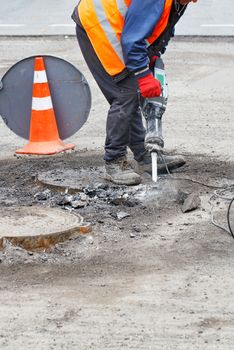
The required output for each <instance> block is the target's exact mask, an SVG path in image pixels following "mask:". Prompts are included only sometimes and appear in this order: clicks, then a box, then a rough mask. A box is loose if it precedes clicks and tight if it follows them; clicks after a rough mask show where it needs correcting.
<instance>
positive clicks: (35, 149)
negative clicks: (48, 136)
mask: <svg viewBox="0 0 234 350" xmlns="http://www.w3.org/2000/svg"><path fill="white" fill-rule="evenodd" d="M72 148H75V145H73V144H71V143H69V144H65V143H63V142H62V141H61V140H56V141H43V142H33V141H29V143H28V144H27V145H26V146H24V147H23V148H21V149H18V150H17V151H16V152H15V153H16V154H37V155H41V154H44V155H49V154H56V153H60V152H64V151H67V150H69V149H72Z"/></svg>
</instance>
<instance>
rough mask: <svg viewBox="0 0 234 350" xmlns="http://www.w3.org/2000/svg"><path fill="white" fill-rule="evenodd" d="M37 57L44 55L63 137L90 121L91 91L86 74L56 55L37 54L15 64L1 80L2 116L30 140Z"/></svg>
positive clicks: (9, 125)
mask: <svg viewBox="0 0 234 350" xmlns="http://www.w3.org/2000/svg"><path fill="white" fill-rule="evenodd" d="M35 57H43V58H44V63H45V67H46V73H47V78H48V82H49V87H50V93H51V98H52V102H53V107H54V111H55V115H56V120H57V125H58V131H59V135H60V138H61V139H62V140H64V139H66V138H68V137H70V136H72V135H73V134H74V133H75V132H77V131H78V130H79V129H80V128H81V127H82V126H83V124H84V123H85V122H86V120H87V118H88V115H89V112H90V108H91V92H90V88H89V85H88V83H87V81H86V79H85V77H84V76H83V74H82V73H81V72H80V71H79V70H78V69H77V68H75V67H74V66H73V65H72V64H70V63H69V62H67V61H65V60H63V59H61V58H58V57H54V56H40V55H38V56H34V57H28V58H25V59H23V60H22V61H19V62H17V63H16V64H15V65H14V66H12V67H11V68H10V69H9V70H8V71H7V72H6V74H5V75H4V76H3V78H2V80H1V81H0V115H1V116H2V118H3V120H4V122H5V124H6V125H7V126H8V127H9V128H10V129H11V130H12V131H13V132H14V133H15V134H17V135H18V136H21V137H23V138H25V139H27V140H28V139H29V131H30V119H31V106H32V88H33V76H34V61H35Z"/></svg>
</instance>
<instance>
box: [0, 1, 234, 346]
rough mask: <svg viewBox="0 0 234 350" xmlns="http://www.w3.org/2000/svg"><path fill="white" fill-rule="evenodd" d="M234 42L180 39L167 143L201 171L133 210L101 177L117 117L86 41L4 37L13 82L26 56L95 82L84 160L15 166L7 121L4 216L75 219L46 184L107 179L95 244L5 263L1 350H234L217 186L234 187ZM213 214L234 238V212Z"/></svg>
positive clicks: (80, 146) (0, 134)
mask: <svg viewBox="0 0 234 350" xmlns="http://www.w3.org/2000/svg"><path fill="white" fill-rule="evenodd" d="M25 3H26V2H25ZM32 6H33V4H32ZM16 9H17V8H16ZM194 9H195V6H194ZM233 40H234V39H233V38H232V37H230V38H229V37H219V38H197V37H196V38H179V37H178V38H176V39H174V40H172V42H171V43H170V45H169V47H168V50H167V52H166V54H165V64H166V71H167V76H168V81H169V88H170V90H169V95H170V98H169V103H168V108H167V111H166V114H165V117H164V120H163V131H164V137H165V145H166V146H165V147H166V149H167V150H170V152H175V153H181V154H183V155H184V156H185V157H186V159H187V165H186V166H185V167H184V168H182V169H181V170H180V171H179V172H177V173H175V174H174V175H173V178H171V177H168V176H166V177H162V178H161V179H160V182H159V183H158V184H157V186H156V187H154V186H152V183H151V182H150V179H149V177H148V178H144V180H143V184H142V185H141V186H140V187H139V189H135V191H137V190H140V196H138V197H137V198H138V200H139V201H140V202H139V203H138V202H134V201H126V198H128V197H127V193H126V191H127V190H126V188H121V189H118V195H119V196H120V199H121V201H118V202H116V198H115V202H114V203H113V202H112V203H111V202H110V201H107V200H106V198H107V192H108V196H109V197H108V198H110V196H111V195H112V194H113V193H114V192H115V191H116V188H113V187H111V186H109V187H108V186H106V183H105V182H104V180H103V178H102V177H101V176H100V174H101V170H102V168H103V161H102V152H103V144H104V139H105V120H106V113H107V110H108V105H107V103H106V101H105V100H104V98H103V96H102V94H101V92H100V91H99V89H98V87H97V85H96V83H95V82H94V80H93V78H92V77H91V75H90V73H89V71H88V69H87V66H86V65H85V62H84V60H83V58H82V55H81V53H80V51H79V48H78V45H77V42H76V39H75V38H74V37H68V38H65V37H64V36H59V37H58V36H56V37H53V38H52V37H51V38H50V37H27V38H22V37H19V38H17V37H3V38H1V41H0V52H1V62H0V77H1V76H3V74H5V72H6V71H7V70H8V69H9V68H10V67H11V66H12V65H13V64H15V63H16V62H17V61H18V60H20V59H23V58H24V57H27V56H31V55H36V54H51V55H55V56H59V57H61V58H64V59H66V60H68V61H69V62H71V63H72V64H74V65H75V66H76V67H77V68H78V69H79V70H81V71H82V73H83V74H84V75H85V77H86V79H87V81H88V82H89V85H90V88H91V91H92V96H93V101H92V108H91V113H90V116H89V118H88V121H87V123H86V124H85V125H84V126H83V127H82V129H81V130H80V131H79V132H77V133H76V134H75V135H73V136H72V137H71V138H70V139H69V142H72V143H75V144H76V152H72V153H65V154H60V155H57V156H53V157H27V156H25V157H15V156H14V152H15V150H16V149H17V148H19V147H21V146H22V145H24V144H25V140H23V139H21V138H19V137H17V136H16V135H14V134H13V133H12V132H11V131H10V130H9V129H8V128H7V126H6V125H5V124H4V123H3V121H2V120H1V119H0V168H1V172H0V202H1V206H2V207H4V208H6V212H8V210H7V208H8V207H9V206H10V207H12V206H13V205H15V206H17V207H20V208H21V207H25V208H26V207H28V206H30V207H31V206H33V207H35V208H37V206H39V207H43V208H47V207H48V208H49V207H51V206H55V207H56V208H57V209H58V210H59V211H62V212H63V214H64V213H67V215H68V216H69V215H70V214H69V213H70V211H71V210H73V208H71V206H69V200H70V202H71V201H73V200H77V198H74V197H73V198H72V199H69V200H68V198H67V196H66V191H62V192H56V191H54V190H50V191H48V190H47V188H46V187H44V188H41V187H40V185H39V184H38V183H37V181H36V179H37V176H38V175H40V174H43V173H47V171H50V172H52V173H53V174H56V171H58V170H59V172H60V173H61V172H62V173H63V174H67V173H69V171H72V172H73V174H75V175H73V177H75V176H77V178H78V179H79V175H80V174H83V176H84V175H85V172H86V173H87V175H89V174H92V176H93V178H95V183H94V181H92V182H91V183H90V184H89V185H88V186H86V187H85V188H84V189H83V193H81V194H82V195H84V194H85V196H86V197H85V198H87V197H88V200H87V202H88V203H89V204H88V205H87V206H86V207H84V208H81V209H75V210H73V212H74V213H75V212H76V210H77V213H79V214H81V215H82V216H83V217H84V218H85V220H87V221H88V222H90V223H91V224H92V226H93V232H92V234H89V235H86V236H85V237H78V238H76V239H71V240H69V241H67V242H65V243H63V244H59V245H56V246H55V248H54V249H52V250H49V251H35V252H34V251H25V250H24V249H22V248H20V247H14V246H12V245H11V244H9V245H6V247H5V249H4V250H3V251H0V275H1V286H0V299H1V305H0V315H1V317H0V348H1V350H2V349H3V350H12V349H19V350H22V349H26V350H29V349H32V348H34V349H35V350H52V349H56V350H62V349H63V350H77V349H80V350H88V349H92V350H108V349H111V350H115V349H116V350H119V349H123V350H130V349H139V350H149V349H152V350H161V349H165V350H188V349H189V350H198V349H199V350H200V349H206V350H223V349H233V347H234V340H233V319H234V303H233V277H232V276H233V264H234V245H233V239H232V238H231V237H230V236H229V235H228V234H227V233H226V232H225V231H223V230H221V229H220V228H218V227H215V226H213V225H212V224H211V215H210V204H209V203H210V199H211V196H213V195H214V191H215V189H216V190H218V188H217V187H221V188H224V187H225V186H228V185H231V184H233V181H234V178H233V174H234V154H233V110H234V101H233V80H234V71H233V60H234V45H233ZM22 88H23V87H22ZM12 98H14V97H12ZM19 118H20V116H19ZM70 174H71V173H70ZM71 179H72V176H71ZM86 179H88V176H87V177H86ZM188 179H190V180H188ZM95 186H97V187H95ZM43 191H46V193H45V192H43ZM128 191H129V189H128ZM130 191H131V189H130ZM179 191H183V192H184V193H185V192H186V193H191V192H192V193H193V192H196V193H199V196H200V198H201V206H200V207H199V208H198V209H197V210H195V211H192V212H190V213H186V214H184V213H182V211H181V205H180V204H179V203H178V200H177V195H178V193H179ZM104 192H106V195H105V193H104ZM132 192H133V193H134V190H133V191H132ZM79 195H80V194H79ZM103 195H104V197H103ZM227 195H229V196H230V195H231V193H230V191H227V192H224V193H223V197H225V196H227ZM232 195H233V193H232ZM43 198H44V199H43ZM116 203H117V204H116ZM213 205H214V213H215V220H217V221H218V222H219V223H220V224H223V225H226V220H227V202H226V200H225V199H224V200H223V199H222V198H216V200H215V201H213ZM25 210H26V209H25ZM38 215H39V213H38ZM230 215H231V222H232V226H233V224H234V212H233V211H232V212H231V214H230ZM120 217H122V218H123V217H124V218H123V219H121V220H120V219H119V218H120ZM32 229H33V227H32Z"/></svg>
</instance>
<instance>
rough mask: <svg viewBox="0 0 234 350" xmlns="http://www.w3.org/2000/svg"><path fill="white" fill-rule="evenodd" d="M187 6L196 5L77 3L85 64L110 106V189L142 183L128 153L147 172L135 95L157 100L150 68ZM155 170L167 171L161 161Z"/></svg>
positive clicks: (112, 0) (170, 162) (169, 1)
mask: <svg viewBox="0 0 234 350" xmlns="http://www.w3.org/2000/svg"><path fill="white" fill-rule="evenodd" d="M189 2H197V0H80V1H79V3H78V5H77V6H76V7H75V10H74V12H73V14H72V18H73V20H74V21H75V22H76V24H77V25H76V34H77V39H78V43H79V46H80V49H81V51H82V54H83V56H84V59H85V61H86V63H87V65H88V67H89V69H90V71H91V73H92V75H93V77H94V79H95V80H96V82H97V84H98V86H99V87H100V89H101V91H102V93H103V94H104V96H105V98H106V99H107V101H108V102H109V104H110V109H109V111H108V116H107V123H106V141H105V154H104V160H105V167H106V178H107V179H108V180H110V181H112V182H113V183H116V184H126V185H136V184H139V183H140V182H141V176H140V175H139V173H137V171H136V170H134V169H133V168H132V167H131V165H130V164H129V162H128V161H127V158H126V154H127V148H128V147H129V148H130V150H131V151H132V152H133V155H134V159H135V160H136V162H137V163H138V165H139V166H138V169H139V171H140V169H148V170H149V169H150V167H151V157H150V154H149V153H148V152H147V151H146V150H145V147H144V140H145V129H144V126H143V122H142V117H141V114H140V111H139V91H140V93H141V94H142V96H143V97H145V98H146V97H148V98H150V97H155V96H159V95H160V93H161V86H160V83H159V81H158V80H157V79H155V78H154V76H153V74H152V72H151V69H150V68H151V66H152V65H153V63H154V61H155V59H156V57H160V56H161V55H162V54H163V53H164V52H165V47H166V46H167V44H168V42H169V40H170V38H171V37H172V36H173V35H174V27H175V24H176V23H177V22H178V20H179V19H180V17H181V16H182V15H183V13H184V11H185V10H186V7H187V5H188V3H189ZM164 159H165V162H166V164H167V166H168V168H169V170H172V169H176V168H178V167H180V166H182V165H184V164H185V160H184V158H183V157H182V156H170V155H165V157H164ZM158 170H159V172H160V171H165V163H164V162H163V160H162V159H158Z"/></svg>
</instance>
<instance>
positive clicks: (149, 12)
mask: <svg viewBox="0 0 234 350" xmlns="http://www.w3.org/2000/svg"><path fill="white" fill-rule="evenodd" d="M164 4H165V0H132V2H131V5H130V6H129V8H128V11H127V13H126V17H125V22H124V28H123V32H122V35H121V44H122V50H123V56H124V62H125V65H126V67H127V68H128V69H129V70H130V71H134V72H137V71H140V70H142V69H144V68H146V67H147V65H148V62H149V59H148V56H147V44H146V41H145V39H146V38H148V37H149V36H150V35H151V34H152V33H153V30H154V28H155V26H156V24H157V23H158V21H159V19H160V17H161V15H162V12H163V9H164Z"/></svg>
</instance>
